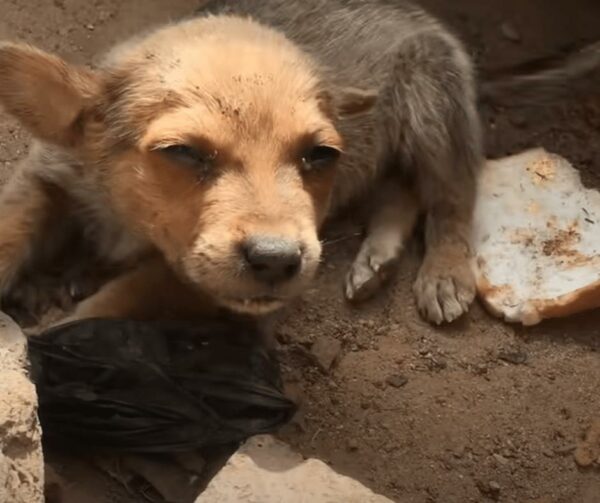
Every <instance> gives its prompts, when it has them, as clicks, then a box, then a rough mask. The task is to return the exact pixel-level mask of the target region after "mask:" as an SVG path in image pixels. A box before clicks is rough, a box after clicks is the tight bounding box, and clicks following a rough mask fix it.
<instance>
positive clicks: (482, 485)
mask: <svg viewBox="0 0 600 503" xmlns="http://www.w3.org/2000/svg"><path fill="white" fill-rule="evenodd" d="M477 488H478V489H479V492H480V493H481V494H483V495H484V496H487V497H488V498H491V499H493V500H498V499H499V498H500V491H501V489H502V488H501V487H500V484H499V483H498V482H496V481H495V480H492V481H490V482H487V483H486V482H481V481H479V482H477Z"/></svg>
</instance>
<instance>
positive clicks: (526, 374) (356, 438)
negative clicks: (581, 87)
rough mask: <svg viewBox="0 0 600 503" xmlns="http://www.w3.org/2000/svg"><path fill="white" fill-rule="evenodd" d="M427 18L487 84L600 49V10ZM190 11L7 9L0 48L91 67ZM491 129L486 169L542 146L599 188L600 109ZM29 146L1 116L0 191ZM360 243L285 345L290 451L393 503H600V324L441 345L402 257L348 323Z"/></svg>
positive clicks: (550, 114) (175, 1) (495, 2)
mask: <svg viewBox="0 0 600 503" xmlns="http://www.w3.org/2000/svg"><path fill="white" fill-rule="evenodd" d="M424 3H425V4H426V5H427V6H428V7H430V8H431V9H432V10H433V11H435V12H437V13H439V14H440V15H441V16H443V17H444V18H445V19H446V20H447V21H448V22H449V23H450V24H451V25H452V26H453V27H455V28H456V29H457V31H458V32H459V33H460V34H461V35H462V36H463V37H464V39H465V40H466V41H467V42H468V43H469V44H471V47H472V51H473V54H474V55H475V56H476V57H477V59H478V61H480V63H481V65H482V67H484V68H491V67H495V66H498V65H503V64H506V63H512V62H518V61H522V60H525V59H527V58H528V57H532V56H538V55H542V54H546V53H547V52H549V51H552V50H554V49H556V48H558V47H561V46H563V45H566V44H570V43H577V42H580V41H582V40H584V41H585V40H594V39H598V38H600V22H598V20H599V19H600V3H598V2H597V1H596V0H572V1H566V0H552V1H550V0H529V1H528V2H523V1H522V0H502V1H501V0H456V1H454V2H447V1H444V0H426V1H425V2H424ZM196 6H197V2H194V1H191V0H169V1H166V0H122V1H119V0H93V1H91V0H90V1H83V0H53V1H50V0H46V1H42V0H29V1H28V2H24V1H21V0H0V12H1V13H2V14H1V15H0V39H15V40H24V41H28V42H31V43H35V44H38V45H40V46H41V47H44V48H46V49H49V50H53V51H57V52H59V53H60V54H62V55H64V56H65V57H68V58H69V59H71V60H73V61H76V62H89V61H91V59H92V58H93V57H94V56H95V55H96V54H98V52H100V51H102V50H104V49H105V48H107V47H109V46H110V45H112V44H113V43H115V42H116V41H118V40H120V39H122V38H123V37H125V36H128V35H130V34H131V33H134V32H136V31H138V30H140V29H144V28H146V27H148V26H151V25H152V24H155V23H157V22H162V21H165V20H169V19H177V18H178V17H180V16H182V15H185V14H188V13H190V12H192V11H193V10H194V8H195V7H196ZM488 126H489V127H488V130H489V131H488V133H489V136H488V145H489V148H488V153H489V155H490V156H499V155H504V154H507V153H511V152H516V151H518V150H521V149H524V148H527V147H531V146H537V145H544V146H545V147H546V148H548V149H549V150H551V151H555V152H558V153H560V154H562V155H564V156H566V157H567V158H568V159H570V160H571V161H572V162H573V163H574V164H575V165H576V166H577V167H579V168H580V169H581V171H582V173H583V176H584V180H585V182H586V183H587V184H588V185H591V186H596V187H600V133H599V129H600V100H599V99H598V96H596V97H595V98H590V99H586V100H583V99H579V100H578V101H575V100H574V101H573V103H569V104H566V105H562V106H557V107H553V108H550V109H547V110H543V111H539V110H536V111H520V110H508V111H498V112H497V113H494V114H493V115H491V116H490V117H489V118H488ZM26 141H27V135H26V134H25V133H23V131H22V130H21V129H20V128H19V127H17V126H16V124H15V123H14V122H12V121H10V120H9V119H8V118H6V117H4V116H0V173H1V175H0V180H2V179H4V177H6V176H7V174H8V173H9V172H10V170H11V168H12V167H13V166H14V165H15V162H16V161H17V160H18V159H19V158H21V157H22V156H23V154H24V152H25V151H26ZM355 232H356V229H355V228H354V227H352V226H351V225H348V224H344V225H339V226H337V227H336V228H335V229H334V230H333V231H332V233H331V237H330V241H331V244H330V245H328V246H327V260H326V262H325V264H324V266H323V268H322V271H321V274H320V276H319V278H318V280H317V282H316V284H315V285H314V288H313V289H312V290H311V291H310V292H308V294H307V295H306V296H305V298H304V299H303V301H301V302H299V303H298V304H297V305H296V306H294V307H293V308H292V309H290V312H288V313H286V319H285V321H284V322H283V323H282V325H281V328H280V329H279V331H278V335H279V340H280V343H281V351H282V355H283V361H284V367H285V369H284V370H285V375H286V377H287V381H288V383H289V385H290V388H291V389H292V391H293V392H294V393H295V394H296V396H298V397H299V398H300V399H301V400H302V403H303V408H302V414H301V415H300V417H299V418H298V419H297V420H296V421H295V422H294V423H293V424H292V425H290V426H289V427H287V428H286V430H285V431H284V432H283V436H284V437H285V439H286V440H288V441H289V442H291V443H292V444H293V445H295V446H297V447H298V448H299V449H300V450H301V451H302V452H303V453H305V454H307V455H312V456H317V457H319V458H321V459H324V460H326V461H327V462H329V463H331V465H332V466H333V467H334V468H335V469H337V470H339V471H341V472H343V473H345V474H349V475H351V476H353V477H356V478H358V479H360V480H361V481H362V482H364V483H366V484H367V485H369V486H370V487H372V488H374V489H375V490H377V491H380V492H382V493H383V494H385V495H387V496H389V497H391V498H393V499H395V500H398V501H403V502H409V503H463V502H478V501H485V500H487V499H492V500H494V499H495V500H500V501H505V502H530V503H534V502H537V503H597V502H599V501H600V470H599V469H598V464H596V466H595V468H594V467H590V468H587V469H585V468H581V467H579V466H578V465H577V464H576V463H575V461H574V457H573V450H574V446H575V445H576V444H577V443H578V442H579V441H580V439H581V437H582V435H583V434H584V432H585V431H586V430H587V428H588V427H589V425H590V424H591V422H592V420H593V419H594V418H597V417H599V416H600V392H599V390H600V355H599V353H598V351H599V349H600V313H591V314H587V315H584V316H580V317H577V318H573V319H569V320H562V321H558V322H552V323H545V324H543V325H541V326H538V327H535V328H532V329H527V330H525V329H522V328H518V327H512V326H507V325H504V324H502V323H500V322H498V321H496V320H494V319H492V318H490V316H488V315H487V314H486V313H484V312H483V310H482V309H481V308H479V307H478V306H475V308H474V309H473V311H472V313H471V314H470V315H469V316H468V318H467V319H465V320H463V321H461V322H460V323H458V324H456V325H454V326H453V327H450V328H446V329H434V328H431V327H429V326H427V325H426V324H424V323H422V322H421V321H420V319H419V317H418V315H417V313H416V311H415V307H414V304H413V299H412V295H411V292H410V287H411V283H412V281H413V279H414V276H415V270H416V265H417V263H418V259H417V257H416V253H413V254H410V253H409V254H407V257H406V259H405V260H404V263H403V264H402V267H401V270H400V272H399V275H398V278H397V280H396V281H395V282H394V284H393V285H392V286H391V287H390V288H389V289H388V290H387V291H386V292H385V293H384V294H383V295H381V296H380V297H379V298H378V299H377V300H375V301H373V302H372V303H369V304H368V305H366V306H364V307H362V308H361V309H351V308H349V307H348V306H347V305H346V304H345V303H344V301H343V299H342V290H341V281H342V278H343V275H344V274H345V271H346V269H347V267H348V265H349V263H350V260H351V258H352V254H353V253H354V252H355V250H356V248H357V246H358V239H357V238H356V237H353V236H354V234H355ZM338 238H339V239H338ZM316 341H320V342H319V344H318V345H317V346H315V342H316ZM327 351H330V352H331V353H332V355H333V356H335V357H336V358H335V360H336V363H335V364H334V365H333V367H332V368H331V369H329V370H326V371H323V370H322V369H320V368H319V366H318V365H317V364H316V360H315V354H319V355H321V356H322V355H323V354H324V353H325V352H327Z"/></svg>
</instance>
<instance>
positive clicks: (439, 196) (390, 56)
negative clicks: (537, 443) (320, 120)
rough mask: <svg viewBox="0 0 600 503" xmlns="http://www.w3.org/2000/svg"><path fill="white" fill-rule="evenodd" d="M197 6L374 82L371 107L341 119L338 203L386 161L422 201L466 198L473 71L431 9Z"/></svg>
mask: <svg viewBox="0 0 600 503" xmlns="http://www.w3.org/2000/svg"><path fill="white" fill-rule="evenodd" d="M200 12H201V13H207V12H209V13H215V14H216V13H232V14H237V15H248V16H250V17H252V18H253V19H255V20H257V21H259V22H262V23H265V24H267V25H270V26H273V27H275V28H276V29H279V30H281V31H283V32H284V33H285V34H286V35H287V36H288V37H289V38H290V39H291V40H292V41H294V42H296V43H297V44H299V45H300V46H301V47H302V48H303V49H304V50H305V51H307V52H308V53H309V54H310V55H311V56H312V57H313V58H314V59H315V60H316V61H317V62H318V63H319V64H320V65H321V66H322V67H323V71H324V73H325V75H326V80H328V81H329V82H330V83H331V84H332V85H334V86H340V87H343V86H353V87H356V88H363V89H366V88H374V89H376V90H377V91H378V95H379V98H378V102H377V105H376V107H375V110H374V112H373V113H372V114H369V116H367V117H365V116H360V117H355V118H352V119H346V121H344V122H342V123H341V124H339V128H340V130H341V132H342V135H343V136H344V138H345V143H346V151H347V156H346V158H345V162H344V163H343V165H342V167H341V170H342V171H344V170H345V171H347V172H348V173H347V176H344V175H345V174H344V173H343V174H341V175H340V176H339V185H338V190H337V194H336V195H337V203H338V206H339V205H341V204H345V203H347V202H349V201H350V200H351V199H352V198H353V197H355V196H357V195H359V194H360V193H361V191H363V190H364V188H365V187H369V186H370V184H371V182H372V179H373V178H375V177H377V176H378V175H380V174H382V173H383V172H384V170H387V169H388V168H390V169H392V170H394V171H396V172H398V173H399V174H401V175H402V176H403V178H404V179H406V180H412V181H414V182H416V188H417V190H418V191H419V193H420V195H421V197H422V199H423V201H424V202H425V204H426V205H433V204H437V203H445V202H446V201H447V200H448V199H452V201H453V204H459V205H463V204H464V205H467V206H470V204H471V202H472V197H473V194H472V193H473V190H474V188H473V181H474V175H475V173H476V172H477V169H478V167H479V165H480V163H481V134H480V125H479V118H478V114H477V110H476V108H475V102H476V98H475V91H474V87H475V84H474V78H473V71H472V67H471V63H470V61H469V58H468V57H467V55H466V53H465V51H464V49H463V47H462V45H461V43H460V42H459V41H458V40H457V39H456V38H455V37H453V36H452V35H451V34H450V33H449V32H448V31H447V30H446V29H445V28H444V27H443V26H442V25H441V24H440V23H438V22H437V21H436V20H435V19H433V18H432V17H431V16H429V15H428V14H426V13H425V12H424V11H422V10H421V9H419V8H417V7H415V6H414V5H412V4H410V3H408V2H402V1H395V2H391V1H384V0H346V1H344V0H302V1H297V2H294V1H289V0H222V1H221V0H220V1H214V2H211V3H209V4H208V6H207V7H206V8H205V9H202V10H201V11H200ZM373 139H374V141H373ZM365 159H372V160H373V163H372V165H371V166H366V165H365Z"/></svg>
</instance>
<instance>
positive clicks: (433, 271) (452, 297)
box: [413, 254, 475, 325]
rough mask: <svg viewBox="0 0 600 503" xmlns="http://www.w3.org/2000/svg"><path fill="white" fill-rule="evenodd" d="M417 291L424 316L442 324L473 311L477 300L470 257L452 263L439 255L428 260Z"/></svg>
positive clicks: (419, 279) (418, 278) (418, 281)
mask: <svg viewBox="0 0 600 503" xmlns="http://www.w3.org/2000/svg"><path fill="white" fill-rule="evenodd" d="M413 289H414V293H415V297H416V301H417V307H418V309H419V312H420V313H421V316H423V318H425V319H426V320H427V321H429V322H431V323H435V324H436V325H440V324H441V323H443V322H448V323H450V322H452V321H454V320H456V319H457V318H459V317H460V316H462V315H463V314H464V313H466V312H467V311H468V310H469V307H470V305H471V304H472V302H473V300H474V299H475V277H474V275H473V271H472V270H471V267H470V265H469V261H468V258H466V257H462V258H460V259H455V260H448V259H444V258H443V257H441V256H440V254H436V255H435V256H430V257H426V258H425V262H424V263H423V265H422V266H421V269H420V270H419V274H418V276H417V281H416V282H415V285H414V288H413Z"/></svg>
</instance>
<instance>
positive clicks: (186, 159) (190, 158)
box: [160, 145, 216, 168]
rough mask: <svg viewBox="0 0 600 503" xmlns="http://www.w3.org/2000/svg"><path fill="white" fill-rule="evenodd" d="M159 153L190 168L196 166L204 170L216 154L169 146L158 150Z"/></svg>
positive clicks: (181, 146)
mask: <svg viewBox="0 0 600 503" xmlns="http://www.w3.org/2000/svg"><path fill="white" fill-rule="evenodd" d="M160 151H161V152H162V153H163V154H164V155H166V156H168V157H170V158H171V159H173V160H175V161H178V162H181V163H183V164H187V165H188V166H192V167H194V166H198V167H202V168H204V167H206V166H208V165H209V164H210V163H211V161H213V160H214V159H215V157H216V152H213V153H212V154H206V153H205V152H202V151H200V150H198V149H196V148H194V147H190V146H189V145H171V146H169V147H165V148H162V149H160Z"/></svg>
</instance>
